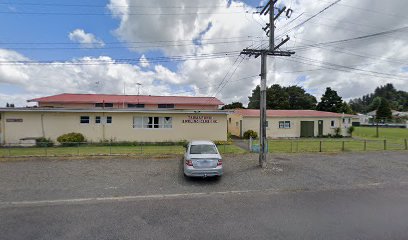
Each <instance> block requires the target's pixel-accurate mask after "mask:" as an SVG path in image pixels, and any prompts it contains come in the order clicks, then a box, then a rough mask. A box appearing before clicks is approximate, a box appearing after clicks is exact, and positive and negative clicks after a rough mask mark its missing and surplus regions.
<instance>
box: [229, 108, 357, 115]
mask: <svg viewBox="0 0 408 240" xmlns="http://www.w3.org/2000/svg"><path fill="white" fill-rule="evenodd" d="M234 112H235V113H236V114H240V115H242V116H244V117H259V109H237V110H235V111H234ZM266 115H267V116H268V117H342V116H345V117H353V116H354V115H350V114H344V115H343V114H342V113H332V112H323V111H315V110H267V111H266Z"/></svg>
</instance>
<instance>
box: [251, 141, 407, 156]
mask: <svg viewBox="0 0 408 240" xmlns="http://www.w3.org/2000/svg"><path fill="white" fill-rule="evenodd" d="M246 144H248V145H247V146H248V148H249V151H250V152H259V141H258V140H253V141H252V143H251V141H250V140H246ZM267 149H268V152H270V153H279V152H282V153H299V152H357V151H386V150H408V141H407V139H383V140H364V139H363V140H359V139H343V140H332V139H307V140H303V139H284V140H268V146H267Z"/></svg>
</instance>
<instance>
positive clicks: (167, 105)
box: [157, 104, 174, 108]
mask: <svg viewBox="0 0 408 240" xmlns="http://www.w3.org/2000/svg"><path fill="white" fill-rule="evenodd" d="M157 107H158V108H174V104H158V105H157Z"/></svg>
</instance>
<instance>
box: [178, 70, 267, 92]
mask: <svg viewBox="0 0 408 240" xmlns="http://www.w3.org/2000/svg"><path fill="white" fill-rule="evenodd" d="M254 77H259V75H253V76H248V77H243V78H238V79H235V80H233V81H229V83H231V82H239V81H242V80H247V79H250V78H254ZM218 85H219V83H217V84H211V85H210V86H208V87H199V88H195V89H192V90H186V91H182V92H175V93H172V94H182V93H188V92H196V90H203V89H208V88H211V87H212V86H218Z"/></svg>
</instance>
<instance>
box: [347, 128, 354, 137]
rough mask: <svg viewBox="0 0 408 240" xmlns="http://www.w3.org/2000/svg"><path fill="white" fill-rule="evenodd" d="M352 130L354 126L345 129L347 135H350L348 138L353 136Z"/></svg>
mask: <svg viewBox="0 0 408 240" xmlns="http://www.w3.org/2000/svg"><path fill="white" fill-rule="evenodd" d="M354 130H355V128H354V126H350V127H349V128H348V129H347V133H348V134H350V137H352V136H353V132H354Z"/></svg>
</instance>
